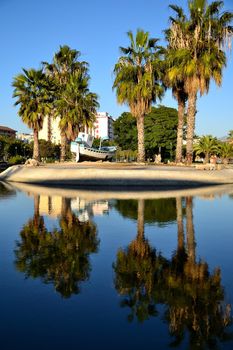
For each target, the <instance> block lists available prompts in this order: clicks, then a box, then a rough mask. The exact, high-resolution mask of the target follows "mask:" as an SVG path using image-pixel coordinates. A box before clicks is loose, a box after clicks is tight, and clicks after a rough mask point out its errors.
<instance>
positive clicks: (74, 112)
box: [43, 45, 98, 161]
mask: <svg viewBox="0 0 233 350" xmlns="http://www.w3.org/2000/svg"><path fill="white" fill-rule="evenodd" d="M80 55H81V53H80V52H79V51H77V50H75V49H71V48H70V47H69V46H67V45H64V46H60V49H59V51H58V52H56V53H55V55H54V57H53V62H52V63H51V64H49V63H47V62H43V64H44V67H45V71H46V74H47V75H48V76H49V77H50V79H51V80H52V82H53V85H54V87H55V94H54V115H55V116H56V117H60V123H59V127H60V130H61V161H64V160H65V156H66V143H67V140H70V139H71V138H72V136H74V134H75V130H76V131H77V130H78V129H79V127H80V125H81V124H82V125H85V124H86V123H88V122H90V121H93V119H94V114H95V111H96V108H97V107H98V102H97V95H96V94H94V93H90V92H89V89H88V85H89V80H90V77H89V74H88V64H87V62H84V61H79V57H80Z"/></svg>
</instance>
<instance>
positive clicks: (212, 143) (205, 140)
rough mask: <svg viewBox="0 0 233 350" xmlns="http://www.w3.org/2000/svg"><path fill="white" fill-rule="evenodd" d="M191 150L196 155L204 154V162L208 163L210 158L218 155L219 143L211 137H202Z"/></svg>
mask: <svg viewBox="0 0 233 350" xmlns="http://www.w3.org/2000/svg"><path fill="white" fill-rule="evenodd" d="M193 149H194V151H195V152H196V154H197V155H200V154H204V156H205V162H208V161H209V158H210V156H212V155H216V154H218V153H219V142H218V140H217V138H216V137H213V136H211V135H206V136H202V137H201V138H200V139H199V141H198V142H197V143H196V144H195V145H194V147H193Z"/></svg>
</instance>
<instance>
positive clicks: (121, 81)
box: [113, 29, 164, 162]
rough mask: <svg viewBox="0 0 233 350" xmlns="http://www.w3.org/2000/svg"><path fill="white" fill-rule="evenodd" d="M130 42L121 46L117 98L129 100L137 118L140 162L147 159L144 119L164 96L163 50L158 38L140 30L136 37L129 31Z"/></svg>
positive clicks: (126, 101)
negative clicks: (161, 82)
mask: <svg viewBox="0 0 233 350" xmlns="http://www.w3.org/2000/svg"><path fill="white" fill-rule="evenodd" d="M127 35H128V38H129V40H130V45H129V46H128V47H126V48H124V47H121V48H120V51H121V53H122V54H123V56H121V57H120V58H119V60H118V62H117V64H116V65H115V68H114V74H115V81H114V84H113V89H115V90H116V95H117V101H118V103H120V104H124V103H126V104H127V105H128V106H129V108H130V111H131V113H132V115H133V116H134V117H135V118H136V120H137V130H138V162H144V161H145V146H144V118H145V114H146V113H148V112H149V111H150V108H151V105H152V103H153V102H156V100H157V98H161V97H162V95H163V91H164V89H163V87H162V86H161V84H160V83H159V81H160V79H161V63H160V58H161V50H160V47H159V46H158V45H157V42H158V39H154V38H153V39H150V38H149V33H148V32H144V31H143V30H140V29H138V30H137V33H136V35H135V37H134V35H133V33H132V31H129V32H128V33H127Z"/></svg>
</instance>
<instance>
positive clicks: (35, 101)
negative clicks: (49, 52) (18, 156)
mask: <svg viewBox="0 0 233 350" xmlns="http://www.w3.org/2000/svg"><path fill="white" fill-rule="evenodd" d="M12 85H13V87H14V92H13V97H14V98H16V99H17V100H16V102H15V106H17V105H20V108H19V111H18V114H19V116H20V117H21V118H22V121H23V122H24V123H25V124H27V126H28V127H29V128H31V129H33V133H34V147H33V158H34V159H36V160H40V153H39V140H38V133H39V131H40V130H41V129H42V127H43V120H44V116H45V115H46V114H47V113H49V111H50V108H51V105H50V102H51V101H50V93H49V89H50V88H49V83H48V80H47V78H46V76H45V74H44V73H43V71H42V70H41V69H39V70H35V69H29V70H26V69H23V74H19V75H17V76H16V77H15V78H14V80H13V84H12Z"/></svg>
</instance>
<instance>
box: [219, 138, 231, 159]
mask: <svg viewBox="0 0 233 350" xmlns="http://www.w3.org/2000/svg"><path fill="white" fill-rule="evenodd" d="M219 155H220V157H221V158H222V159H223V162H224V163H228V161H229V159H230V158H232V157H233V145H232V144H230V143H229V142H222V143H220V144H219Z"/></svg>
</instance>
